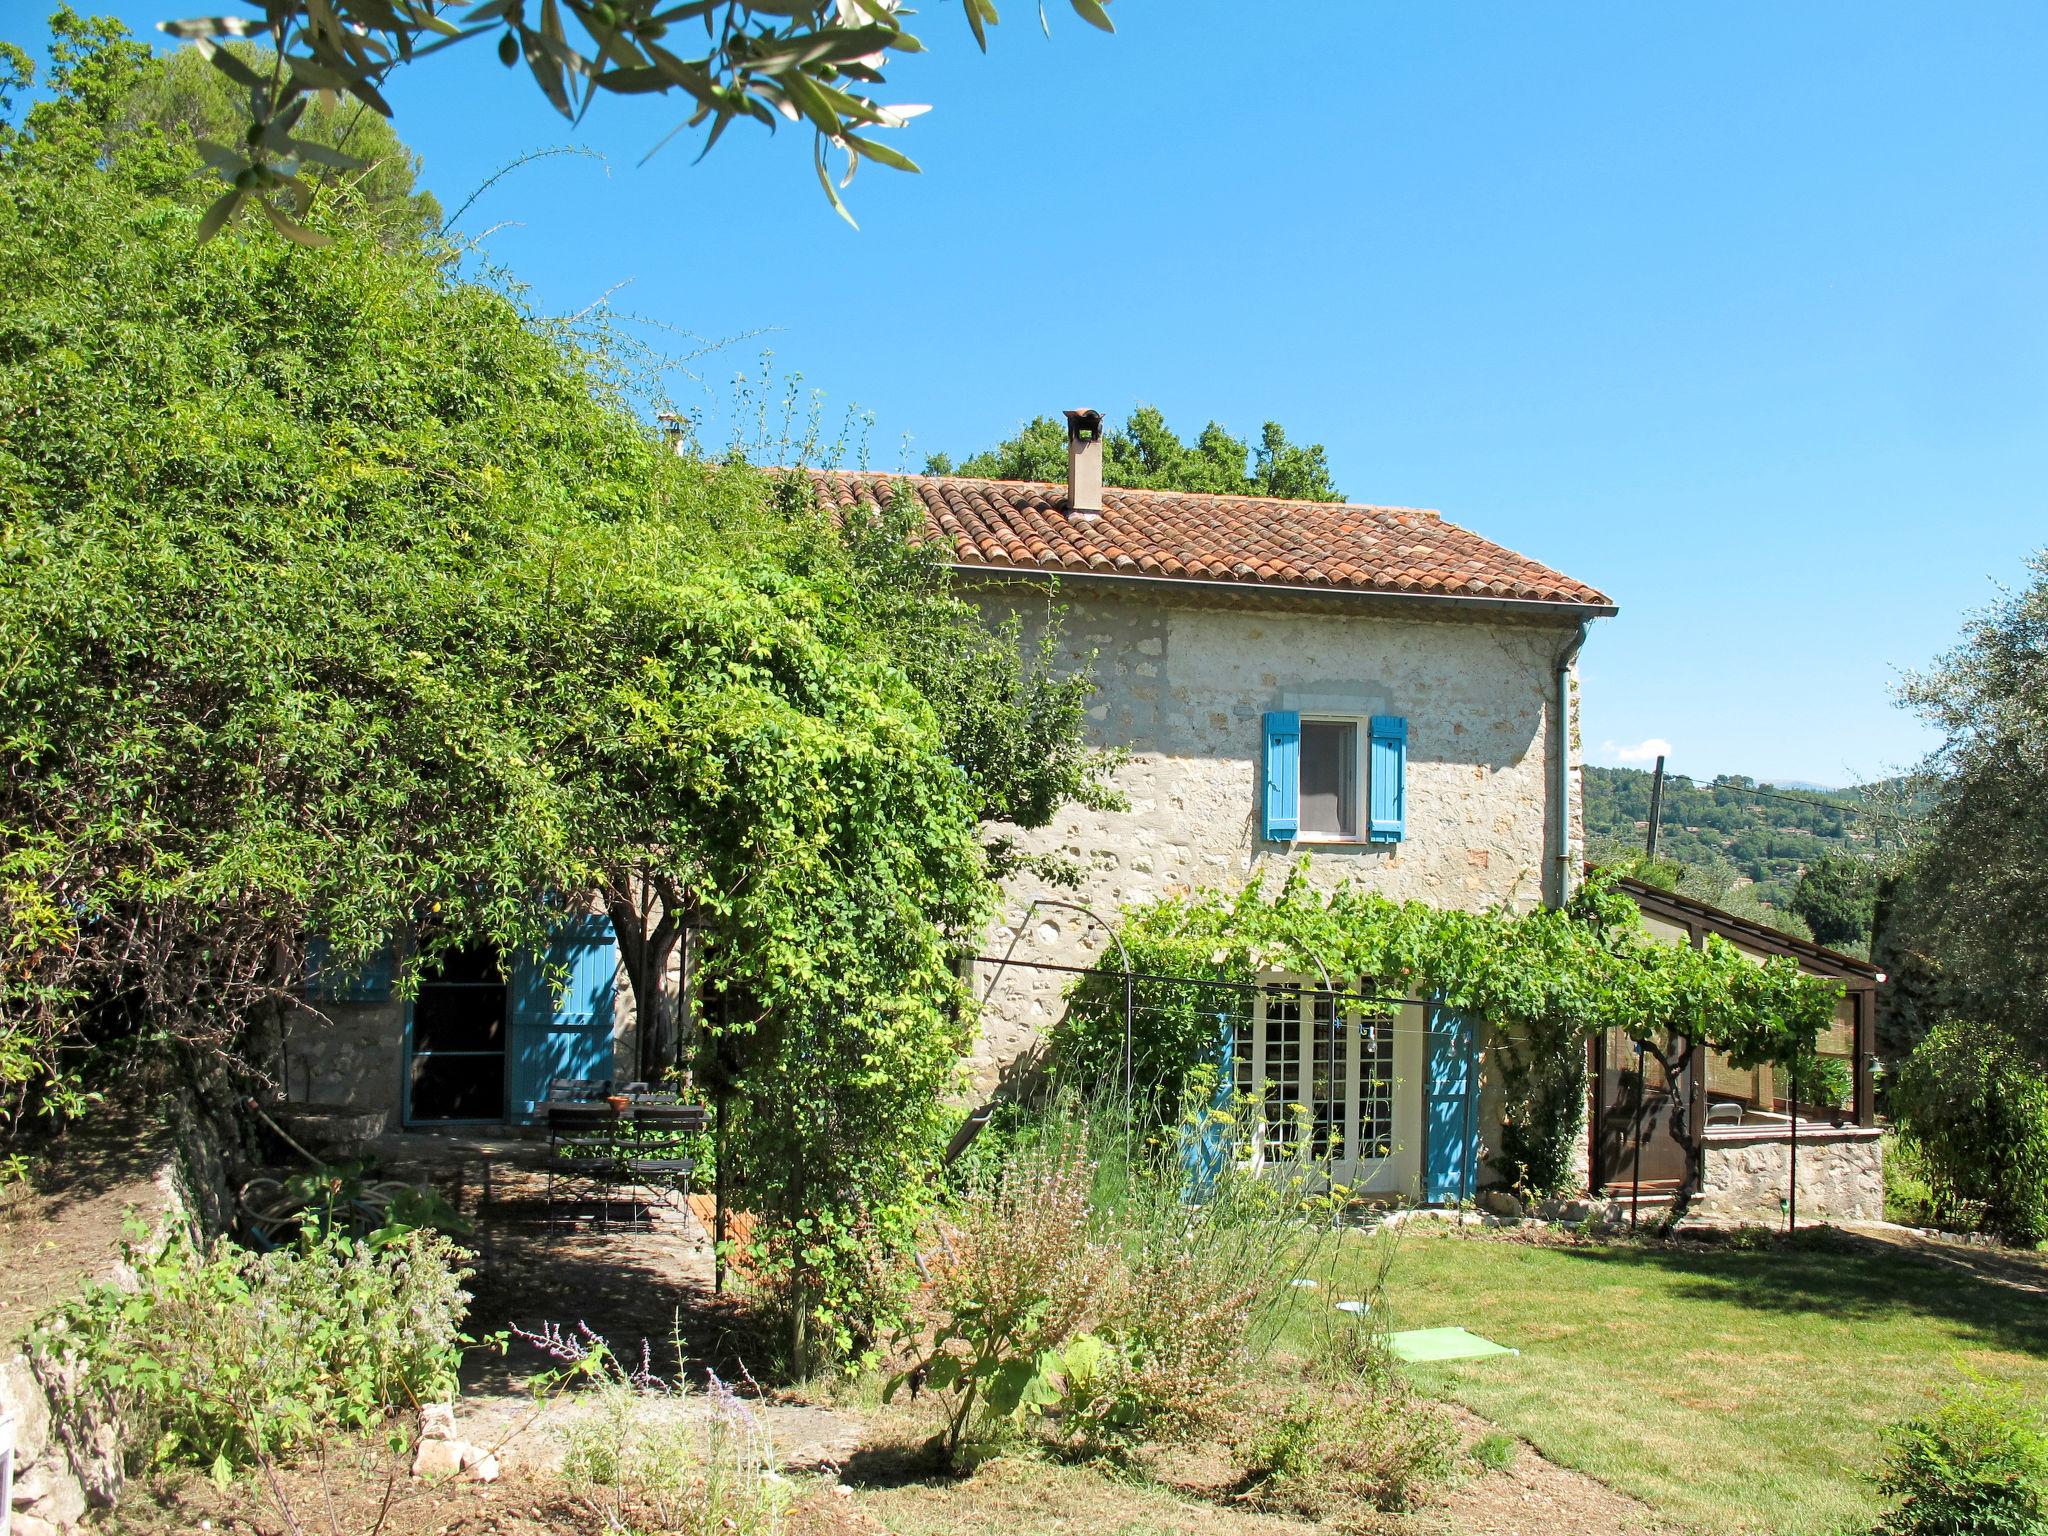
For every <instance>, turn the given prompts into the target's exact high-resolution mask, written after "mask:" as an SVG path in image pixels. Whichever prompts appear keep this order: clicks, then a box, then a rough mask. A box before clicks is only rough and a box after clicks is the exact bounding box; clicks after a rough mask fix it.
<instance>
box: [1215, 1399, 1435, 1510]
mask: <svg viewBox="0 0 2048 1536" xmlns="http://www.w3.org/2000/svg"><path fill="white" fill-rule="evenodd" d="M1241 1454H1242V1457H1243V1466H1244V1482H1243V1488H1242V1494H1241V1496H1242V1497H1243V1499H1244V1500H1245V1502H1246V1503H1249V1504H1251V1505H1253V1506H1254V1507H1255V1508H1259V1509H1266V1510H1270V1511H1272V1512H1274V1513H1276V1514H1287V1515H1294V1516H1298V1517H1300V1518H1302V1519H1307V1520H1316V1521H1325V1520H1330V1519H1332V1518H1333V1517H1335V1516H1337V1515H1339V1514H1340V1513H1341V1512H1343V1511H1345V1510H1347V1509H1356V1508H1357V1507H1358V1506H1360V1505H1363V1506H1364V1507H1366V1508H1368V1509H1373V1510H1387V1511H1394V1510H1405V1509H1411V1508H1413V1507H1414V1506H1415V1505H1416V1504H1417V1503H1418V1502H1420V1500H1421V1499H1422V1497H1423V1495H1424V1494H1425V1493H1426V1491H1427V1490H1428V1489H1430V1488H1431V1487H1433V1486H1435V1485H1436V1484H1438V1483H1441V1482H1443V1481H1445V1480H1446V1479H1447V1478H1449V1477H1450V1476H1451V1474H1452V1473H1453V1472H1454V1471H1455V1470H1456V1468H1457V1457H1458V1432H1457V1427H1456V1426H1455V1425H1454V1424H1453V1423H1452V1422H1451V1417H1450V1415H1449V1414H1448V1413H1447V1412H1445V1411H1444V1410H1443V1409H1442V1408H1441V1407H1439V1406H1437V1405H1436V1404H1434V1403H1427V1402H1423V1401H1420V1400H1419V1399H1416V1398H1414V1397H1412V1396H1410V1395H1408V1394H1406V1393H1398V1394H1390V1393H1364V1394H1357V1395H1343V1394H1332V1393H1329V1392H1324V1391H1318V1390H1310V1391H1303V1392H1300V1393H1297V1394H1296V1395H1295V1396H1294V1397H1293V1398H1292V1399H1291V1400H1290V1401H1289V1402H1288V1403H1287V1404H1286V1406H1285V1407H1283V1408H1282V1409H1281V1410H1280V1411H1279V1413H1277V1414H1276V1415H1274V1416H1273V1417H1272V1418H1271V1419H1270V1420H1269V1421H1268V1422H1267V1424H1266V1425H1265V1427H1264V1428H1262V1429H1260V1430H1258V1431H1257V1432H1255V1433H1254V1434H1253V1435H1252V1436H1251V1437H1250V1438H1249V1439H1247V1440H1246V1441H1245V1442H1244V1444H1243V1446H1242V1450H1241Z"/></svg>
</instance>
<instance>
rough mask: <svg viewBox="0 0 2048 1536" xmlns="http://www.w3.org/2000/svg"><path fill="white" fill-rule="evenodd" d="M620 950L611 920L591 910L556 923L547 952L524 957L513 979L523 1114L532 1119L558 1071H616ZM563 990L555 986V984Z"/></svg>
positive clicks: (602, 1074)
mask: <svg viewBox="0 0 2048 1536" xmlns="http://www.w3.org/2000/svg"><path fill="white" fill-rule="evenodd" d="M618 969H619V951H618V945H617V944H616V943H615V942H614V940H613V937H612V925H611V919H609V918H606V917H600V916H596V915H591V916H587V917H579V918H574V919H572V920H570V921H569V922H566V923H564V924H563V925H562V926H561V927H559V928H557V929H556V930H555V934H554V937H553V939H552V940H551V941H550V942H549V944H548V950H547V954H546V956H545V957H536V956H527V957H525V958H523V959H522V960H521V961H520V963H519V965H518V967H517V969H516V970H515V972H514V974H513V978H512V1093H511V1101H512V1102H511V1114H512V1118H513V1119H515V1120H531V1119H532V1118H533V1117H534V1116H535V1115H536V1114H538V1113H539V1112H540V1106H541V1104H542V1103H543V1102H544V1101H545V1100H546V1098H547V1093H548V1084H549V1083H550V1082H551V1081H552V1080H553V1079H555V1078H558V1077H573V1078H584V1079H597V1080H602V1079H605V1078H609V1077H611V1076H612V1075H613V1073H612V993H613V985H614V982H615V980H616V978H617V975H618ZM558 981H559V982H560V983H561V988H562V989H561V991H560V992H559V993H558V992H556V991H555V983H556V982H558Z"/></svg>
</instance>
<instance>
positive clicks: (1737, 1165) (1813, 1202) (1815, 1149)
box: [1691, 1122, 1884, 1223]
mask: <svg viewBox="0 0 2048 1536" xmlns="http://www.w3.org/2000/svg"><path fill="white" fill-rule="evenodd" d="M1879 1138H1880V1132H1879V1131H1878V1130H1877V1128H1876V1127H1875V1126H1862V1125H1848V1126H1843V1127H1842V1128H1841V1129H1840V1130H1837V1129H1835V1128H1834V1127H1832V1126H1825V1125H1819V1126H1810V1125H1807V1124H1805V1123H1804V1122H1802V1123H1801V1125H1800V1127H1799V1219H1800V1220H1801V1221H1880V1220H1882V1219H1883V1217H1884V1172H1883V1167H1882V1163H1881V1161H1880V1157H1881V1154H1880V1151H1879V1146H1880V1139H1879ZM1700 1162H1701V1180H1700V1192H1699V1194H1698V1195H1697V1196H1696V1197H1695V1198H1694V1200H1693V1202H1692V1206H1691V1209H1692V1212H1693V1214H1695V1215H1699V1216H1704V1217H1708V1218H1711V1219H1717V1220H1723V1221H1757V1222H1765V1223H1772V1222H1777V1221H1779V1220H1782V1219H1783V1216H1784V1206H1783V1204H1782V1202H1783V1201H1784V1200H1785V1198H1786V1196H1787V1194H1788V1193H1789V1179H1790V1174H1791V1163H1792V1137H1791V1134H1790V1132H1789V1130H1788V1129H1787V1128H1786V1127H1784V1126H1775V1125H1767V1126H1741V1127H1730V1128H1728V1129H1726V1130H1716V1131H1709V1132H1708V1133H1707V1134H1706V1136H1705V1137H1704V1138H1703V1139H1702V1143H1701V1147H1700Z"/></svg>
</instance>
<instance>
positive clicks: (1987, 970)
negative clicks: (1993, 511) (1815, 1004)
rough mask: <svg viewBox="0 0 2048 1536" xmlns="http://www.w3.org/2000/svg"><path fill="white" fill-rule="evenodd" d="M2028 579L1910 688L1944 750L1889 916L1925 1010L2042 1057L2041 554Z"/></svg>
mask: <svg viewBox="0 0 2048 1536" xmlns="http://www.w3.org/2000/svg"><path fill="white" fill-rule="evenodd" d="M2027 573H2028V574H2027V580H2026V583H2025V585H2024V586H2022V587H2021V588H2020V589H2019V590H2017V591H2015V592H2013V593H2011V594H2010V595H2008V596H2007V597H2005V598H2004V599H2003V600H2001V601H2000V602H1998V603H1996V604H1994V605H1993V606H1992V607H1990V608H1989V609H1987V610H1985V611H1983V612H1981V613H1978V614H1975V615H1972V617H1971V620H1970V622H1969V625H1968V627H1967V628H1966V630H1965V632H1964V636H1963V639H1962V641H1961V643H1960V644H1959V645H1957V647H1956V648H1955V649H1954V650H1953V651H1951V652H1949V653H1948V654H1947V655H1946V656H1944V657H1942V658H1941V659H1940V660H1939V661H1938V662H1936V663H1935V665H1934V666H1933V667H1931V668H1930V669H1929V670H1928V671H1926V672H1924V673H1920V674H1918V675H1916V676H1914V677H1912V678H1910V679H1909V680H1908V682H1907V686H1906V688H1905V690H1904V702H1905V703H1907V704H1909V705H1910V706H1912V707H1913V708H1914V709H1916V710H1917V711H1918V712H1919V713H1920V714H1921V715H1922V717H1924V718H1925V719H1926V720H1927V721H1929V722H1930V723H1931V724H1933V725H1934V726H1935V727H1937V728H1938V729H1939V730H1940V731H1941V732H1942V733H1943V736H1944V738H1945V739H1944V741H1943V744H1942V746H1941V747H1940V748H1939V749H1938V750H1937V751H1936V752H1935V753H1934V754H1933V756H1932V757H1931V758H1930V759H1929V760H1928V762H1927V763H1926V765H1925V766H1924V769H1923V776H1922V783H1923V785H1924V787H1925V789H1926V792H1927V793H1928V795H1929V796H1930V797H1931V800H1932V807H1931V809H1930V810H1929V812H1928V815H1927V819H1926V825H1925V828H1924V832H1925V836H1924V839H1923V841H1922V843H1921V845H1920V846H1919V848H1918V849H1917V850H1916V852H1915V854H1914V856H1913V857H1912V858H1911V859H1910V861H1909V862H1908V864H1907V868H1906V870H1905V874H1904V878H1903V879H1902V880H1901V882H1900V888H1899V890H1898V892H1897V894H1896V896H1895V898H1894V901H1893V903H1892V906H1893V913H1892V916H1893V919H1894V923H1895V925H1896V930H1897V931H1896V935H1895V947H1896V948H1897V949H1898V950H1900V951H1903V952H1904V953H1905V954H1906V955H1908V956H1911V957H1914V958H1915V959H1917V960H1918V961H1919V963H1920V969H1921V970H1922V971H1924V972H1925V974H1924V975H1923V976H1922V977H1920V978H1917V979H1918V980H1919V982H1920V989H1921V990H1922V991H1923V992H1925V993H1926V994H1928V996H1929V1001H1930V1003H1931V1004H1932V1006H1931V1008H1930V1009H1929V1010H1928V1011H1930V1012H1932V1013H1933V1014H1934V1015H1935V1016H1936V1017H1939V1016H1941V1015H1942V1014H1945V1013H1955V1014H1963V1015H1970V1014H1974V1015H1976V1016H1978V1017H1984V1018H1991V1019H1995V1020H1997V1021H1998V1022H2000V1023H2003V1024H2005V1025H2006V1026H2007V1027H2008V1028H2010V1029H2011V1030H2012V1031H2013V1032H2015V1033H2017V1034H2019V1035H2020V1036H2021V1037H2023V1038H2024V1039H2025V1040H2026V1041H2027V1042H2028V1044H2029V1046H2030V1048H2031V1049H2032V1050H2033V1051H2034V1053H2035V1054H2036V1055H2048V945H2044V944H2043V943H2042V942H2041V936H2042V935H2043V934H2044V933H2048V550H2042V551H2040V552H2038V553H2036V554H2035V555H2034V556H2033V557H2032V558H2031V559H2030V560H2029V561H2028V563H2027Z"/></svg>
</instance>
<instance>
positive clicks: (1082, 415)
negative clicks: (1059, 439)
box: [1066, 411, 1102, 442]
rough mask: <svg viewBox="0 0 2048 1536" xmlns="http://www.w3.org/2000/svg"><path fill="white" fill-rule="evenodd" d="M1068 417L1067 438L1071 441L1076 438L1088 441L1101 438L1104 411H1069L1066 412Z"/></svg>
mask: <svg viewBox="0 0 2048 1536" xmlns="http://www.w3.org/2000/svg"><path fill="white" fill-rule="evenodd" d="M1066 417H1067V440H1068V441H1069V442H1072V441H1073V440H1075V439H1076V438H1079V439H1081V440H1083V441H1086V442H1094V441H1096V440H1098V439H1099V438H1101V436H1102V412H1100V411H1068V412H1067V413H1066Z"/></svg>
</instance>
